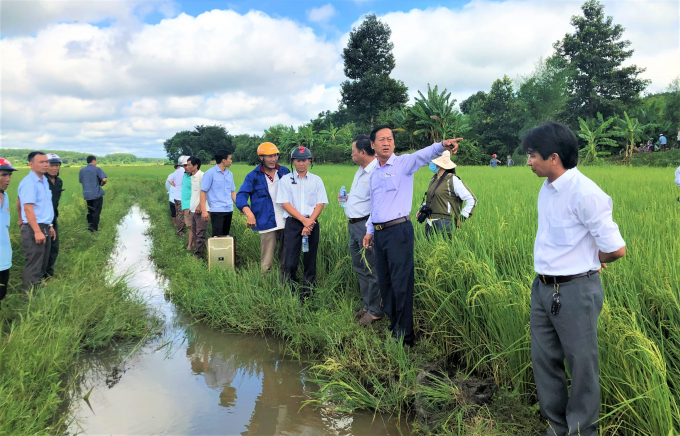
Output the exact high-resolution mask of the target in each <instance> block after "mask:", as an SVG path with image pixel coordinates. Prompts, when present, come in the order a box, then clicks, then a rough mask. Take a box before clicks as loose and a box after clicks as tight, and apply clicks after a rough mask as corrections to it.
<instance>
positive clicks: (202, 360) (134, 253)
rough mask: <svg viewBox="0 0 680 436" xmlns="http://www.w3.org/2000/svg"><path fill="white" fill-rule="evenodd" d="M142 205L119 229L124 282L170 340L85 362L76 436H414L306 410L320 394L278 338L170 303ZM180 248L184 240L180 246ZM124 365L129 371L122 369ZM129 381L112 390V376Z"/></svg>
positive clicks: (365, 419) (364, 418)
mask: <svg viewBox="0 0 680 436" xmlns="http://www.w3.org/2000/svg"><path fill="white" fill-rule="evenodd" d="M145 221H146V219H145V217H144V215H143V213H142V212H141V211H140V210H139V209H138V208H137V207H133V208H132V210H131V211H130V213H129V214H128V215H127V216H126V217H125V218H124V220H123V222H122V223H121V224H120V226H119V230H118V231H119V242H118V246H117V249H116V251H115V254H114V256H113V258H112V262H114V269H115V274H116V275H123V274H126V275H127V277H128V283H129V284H130V285H131V286H133V287H135V288H137V289H140V291H141V292H142V293H143V294H144V295H145V296H146V299H147V301H148V302H149V304H150V306H151V307H153V308H155V309H156V310H158V312H159V314H161V315H162V316H163V317H164V318H165V330H164V332H163V334H162V335H161V336H160V337H158V338H156V339H154V340H152V341H150V342H149V343H146V344H145V345H144V346H143V347H140V348H139V349H134V344H123V345H119V346H116V347H113V348H112V349H110V350H107V351H105V352H103V353H98V354H91V355H88V356H86V357H84V358H83V359H82V361H81V362H80V365H81V368H82V369H81V373H82V374H83V380H82V382H81V383H80V385H79V388H78V389H79V390H78V393H77V396H78V397H79V398H80V397H82V396H83V394H84V393H86V392H88V391H89V390H90V388H94V389H93V390H92V394H91V395H90V397H89V403H90V404H91V406H92V410H91V409H90V408H89V407H88V406H87V404H86V403H85V402H84V401H78V402H77V404H76V406H77V407H76V410H75V412H74V413H75V422H74V423H73V424H72V425H71V427H70V428H69V433H85V434H135V435H137V434H143V435H146V434H201V435H204V434H205V435H207V434H248V435H251V434H252V435H300V434H302V435H317V434H338V435H349V434H361V435H363V434H371V435H388V434H389V435H391V434H395V435H396V434H408V433H409V431H408V426H407V424H406V423H405V422H402V423H401V427H400V428H397V426H396V422H395V419H389V418H388V417H383V416H381V415H376V416H375V418H374V416H373V415H372V414H368V413H366V414H362V413H358V414H354V415H345V416H335V415H334V416H329V415H327V414H325V413H324V412H323V411H322V410H314V409H312V408H311V407H305V408H301V407H302V403H303V402H304V401H305V400H306V399H307V398H309V397H308V392H312V391H314V390H315V389H316V386H315V385H313V384H312V383H310V382H308V381H306V380H305V377H306V374H305V371H304V370H303V367H302V366H301V365H300V364H299V363H298V362H292V361H289V360H286V359H284V358H283V355H282V350H281V344H280V343H279V342H278V341H276V340H272V339H267V338H262V337H257V336H251V335H241V334H231V333H225V332H220V331H216V330H213V329H210V328H209V327H207V326H205V325H204V324H201V323H196V322H195V321H193V320H192V319H191V318H190V317H189V316H187V315H185V314H182V313H181V312H178V311H176V309H175V307H174V305H173V304H172V303H171V302H169V301H168V300H167V299H166V298H165V297H164V290H165V288H166V282H165V280H164V279H163V278H162V277H159V276H158V275H157V273H156V271H155V269H154V266H153V263H152V262H151V261H150V259H149V240H148V238H147V237H146V236H145V235H144V232H145V231H146V229H147V227H148V224H147V223H146V222H145ZM178 243H179V241H178ZM121 360H123V363H121ZM116 371H119V374H118V376H119V377H121V378H120V381H119V382H118V383H117V384H115V385H114V386H113V387H112V388H110V389H109V388H107V386H106V383H105V381H106V378H107V376H110V375H111V374H112V373H115V372H116Z"/></svg>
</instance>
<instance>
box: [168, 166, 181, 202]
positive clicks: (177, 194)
mask: <svg viewBox="0 0 680 436" xmlns="http://www.w3.org/2000/svg"><path fill="white" fill-rule="evenodd" d="M183 179H184V168H182V167H179V168H177V169H176V170H175V172H173V173H172V174H170V175H169V176H168V182H172V183H174V184H175V187H174V188H172V195H173V198H174V199H175V200H179V201H181V200H182V180H183Z"/></svg>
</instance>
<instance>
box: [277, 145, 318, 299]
mask: <svg viewBox="0 0 680 436" xmlns="http://www.w3.org/2000/svg"><path fill="white" fill-rule="evenodd" d="M291 161H292V163H293V166H295V171H293V172H292V173H290V174H287V175H285V176H283V178H282V179H281V182H280V183H279V192H278V193H277V196H276V203H277V204H280V205H281V206H282V207H283V210H284V218H285V219H286V224H285V227H284V230H283V245H284V247H285V248H284V250H285V255H284V257H285V262H284V267H283V276H284V278H285V279H286V280H287V281H291V280H292V281H293V282H296V283H297V277H296V276H297V269H298V265H299V263H300V251H301V250H302V252H303V254H302V264H303V266H304V282H303V289H302V292H301V294H300V297H301V298H303V299H304V298H307V297H309V296H311V293H312V290H313V288H314V286H315V284H316V254H317V251H318V249H319V232H320V229H319V222H318V220H317V219H318V218H319V215H321V211H322V210H323V207H324V206H325V205H327V204H328V197H327V196H326V188H325V187H324V185H323V181H322V180H321V178H320V177H318V176H316V175H314V174H312V173H310V172H309V171H308V169H309V165H310V164H311V163H312V152H311V151H310V150H309V149H308V148H305V147H302V146H300V147H296V148H295V149H293V152H292V153H291Z"/></svg>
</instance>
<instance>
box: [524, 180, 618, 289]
mask: <svg viewBox="0 0 680 436" xmlns="http://www.w3.org/2000/svg"><path fill="white" fill-rule="evenodd" d="M625 245H626V243H625V242H624V240H623V238H622V237H621V233H619V227H618V226H617V225H616V223H615V222H614V221H612V199H611V197H609V196H608V195H607V194H605V193H604V192H603V191H602V189H600V187H599V186H597V185H596V184H595V183H594V182H593V181H592V180H590V179H589V178H587V177H586V176H584V175H583V174H581V172H580V171H579V170H578V169H576V168H572V169H570V170H567V172H566V173H564V174H562V176H560V177H559V178H558V179H557V180H555V181H554V182H552V183H548V181H547V180H546V181H545V182H544V183H543V186H542V187H541V191H540V193H539V194H538V231H537V232H536V242H535V243H534V269H535V270H536V272H537V273H538V274H545V275H551V276H568V275H575V274H581V273H585V272H588V271H594V270H597V269H599V268H600V260H599V258H598V251H602V252H604V253H612V252H614V251H616V250H618V249H620V248H622V247H625Z"/></svg>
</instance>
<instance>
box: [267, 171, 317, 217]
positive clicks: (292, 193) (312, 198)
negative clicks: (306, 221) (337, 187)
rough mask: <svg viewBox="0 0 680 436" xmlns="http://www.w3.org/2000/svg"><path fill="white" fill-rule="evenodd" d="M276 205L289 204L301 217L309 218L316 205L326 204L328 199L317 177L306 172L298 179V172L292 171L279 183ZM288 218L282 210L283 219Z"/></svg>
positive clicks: (287, 214)
mask: <svg viewBox="0 0 680 436" xmlns="http://www.w3.org/2000/svg"><path fill="white" fill-rule="evenodd" d="M293 181H295V183H293ZM276 203H277V204H283V203H290V205H291V206H293V207H294V208H295V210H297V211H298V212H300V214H301V215H302V216H304V217H310V216H311V215H312V212H314V208H315V207H316V205H317V204H320V203H323V204H328V197H327V196H326V188H325V187H324V186H323V181H322V180H321V178H320V177H319V176H317V175H315V174H312V173H310V172H308V173H307V174H306V175H305V177H303V178H300V175H299V174H298V172H297V171H293V172H292V173H290V174H286V175H285V176H283V178H282V179H281V181H280V182H279V192H278V193H277V195H276ZM289 216H290V214H289V213H288V212H286V211H285V210H284V211H283V217H284V218H288V217H289Z"/></svg>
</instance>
